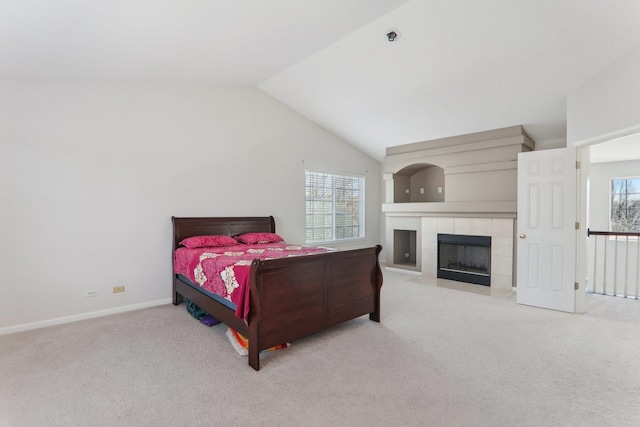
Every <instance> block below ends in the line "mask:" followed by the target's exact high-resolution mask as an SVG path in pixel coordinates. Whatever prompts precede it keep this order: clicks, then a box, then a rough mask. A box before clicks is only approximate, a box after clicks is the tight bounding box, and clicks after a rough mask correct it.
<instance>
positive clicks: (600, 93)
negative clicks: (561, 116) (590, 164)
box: [567, 45, 640, 145]
mask: <svg viewBox="0 0 640 427" xmlns="http://www.w3.org/2000/svg"><path fill="white" fill-rule="evenodd" d="M639 75H640V45H638V46H636V47H635V48H634V49H632V50H631V51H629V52H628V53H627V54H626V55H624V56H622V57H621V58H619V59H618V60H617V61H615V62H613V63H612V64H610V65H609V66H607V68H605V69H604V70H603V71H602V72H601V73H599V74H598V75H596V76H595V77H594V78H592V79H591V80H589V81H588V82H587V83H585V84H584V85H582V86H581V87H580V88H578V89H577V90H576V91H575V92H573V93H571V94H570V95H569V96H567V142H568V145H575V144H577V143H582V142H589V141H590V140H593V139H600V140H603V139H602V137H604V136H607V135H608V136H609V138H605V139H611V138H613V137H616V136H623V135H624V131H625V129H635V132H637V131H638V130H640V83H639V82H638V76H639Z"/></svg>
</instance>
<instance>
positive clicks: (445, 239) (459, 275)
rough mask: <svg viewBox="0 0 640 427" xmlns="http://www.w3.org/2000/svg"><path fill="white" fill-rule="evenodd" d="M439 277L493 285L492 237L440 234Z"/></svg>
mask: <svg viewBox="0 0 640 427" xmlns="http://www.w3.org/2000/svg"><path fill="white" fill-rule="evenodd" d="M437 277H439V278H442V279H450V280H457V281H459V282H467V283H475V284H478V285H485V286H490V285H491V237H489V236H465V235H460V234H438V269H437Z"/></svg>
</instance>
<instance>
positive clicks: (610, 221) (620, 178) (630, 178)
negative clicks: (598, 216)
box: [609, 176, 640, 240]
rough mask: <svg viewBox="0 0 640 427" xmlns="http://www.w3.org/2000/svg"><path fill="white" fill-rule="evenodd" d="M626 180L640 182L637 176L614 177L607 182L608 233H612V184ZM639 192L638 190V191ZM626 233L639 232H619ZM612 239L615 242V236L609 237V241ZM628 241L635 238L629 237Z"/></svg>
mask: <svg viewBox="0 0 640 427" xmlns="http://www.w3.org/2000/svg"><path fill="white" fill-rule="evenodd" d="M628 180H638V181H640V177H639V176H629V177H614V178H611V179H610V180H609V231H611V232H613V231H614V230H613V211H614V209H613V198H614V194H616V193H614V182H615V181H628ZM639 192H640V189H639ZM626 231H631V232H640V229H638V230H624V231H622V230H621V231H620V232H626ZM611 239H614V240H615V236H610V240H611ZM629 240H637V238H636V237H633V236H632V237H629Z"/></svg>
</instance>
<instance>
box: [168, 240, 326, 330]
mask: <svg viewBox="0 0 640 427" xmlns="http://www.w3.org/2000/svg"><path fill="white" fill-rule="evenodd" d="M322 252H327V249H326V248H315V247H309V246H298V245H290V244H287V243H265V244H257V245H242V244H240V245H235V246H224V247H209V248H196V249H188V248H184V247H181V248H178V249H177V250H176V252H175V254H174V269H175V273H176V274H182V275H184V276H186V277H188V278H189V279H190V280H191V281H192V282H193V283H194V284H198V285H200V286H201V287H202V288H204V289H206V290H207V291H209V292H211V293H214V294H216V295H220V296H221V297H223V298H225V299H227V300H229V301H231V302H232V303H234V304H235V306H236V316H237V317H239V318H241V319H244V320H245V321H246V320H247V317H248V315H249V269H250V266H251V262H252V261H253V260H254V259H256V258H259V259H272V258H285V257H290V256H301V255H310V254H315V253H322Z"/></svg>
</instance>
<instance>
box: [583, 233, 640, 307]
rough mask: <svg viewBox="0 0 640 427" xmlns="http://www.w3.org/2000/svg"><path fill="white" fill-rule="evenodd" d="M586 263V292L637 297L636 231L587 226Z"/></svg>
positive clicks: (639, 257) (639, 247) (639, 252)
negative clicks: (589, 264) (597, 229)
mask: <svg viewBox="0 0 640 427" xmlns="http://www.w3.org/2000/svg"><path fill="white" fill-rule="evenodd" d="M587 236H589V252H590V258H591V259H592V260H593V265H591V266H589V272H590V273H591V272H593V274H592V275H591V274H590V275H589V280H588V285H587V292H593V293H596V294H602V295H613V296H620V297H625V298H635V299H638V298H640V267H639V265H640V240H639V238H640V233H620V232H613V231H591V230H587Z"/></svg>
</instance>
